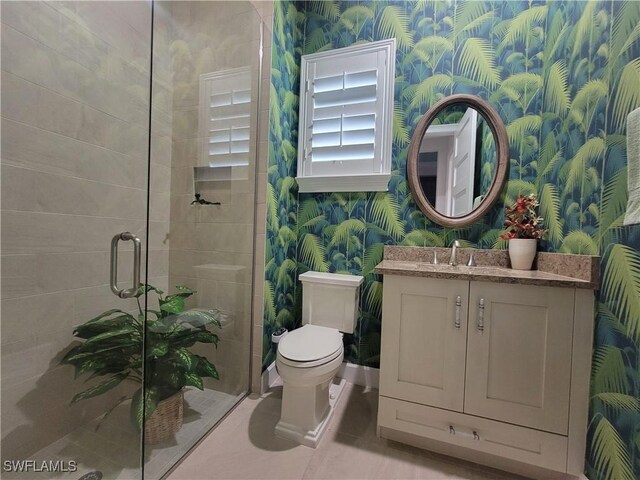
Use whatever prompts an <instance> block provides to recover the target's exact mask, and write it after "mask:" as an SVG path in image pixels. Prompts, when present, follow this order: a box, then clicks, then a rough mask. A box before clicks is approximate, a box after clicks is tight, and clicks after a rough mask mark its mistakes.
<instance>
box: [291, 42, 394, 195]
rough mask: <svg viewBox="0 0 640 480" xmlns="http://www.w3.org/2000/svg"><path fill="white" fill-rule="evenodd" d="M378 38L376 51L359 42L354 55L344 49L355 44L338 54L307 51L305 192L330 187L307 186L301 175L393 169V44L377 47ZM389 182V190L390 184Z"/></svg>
mask: <svg viewBox="0 0 640 480" xmlns="http://www.w3.org/2000/svg"><path fill="white" fill-rule="evenodd" d="M377 43H379V42H375V43H373V44H369V45H370V46H372V47H373V48H370V49H369V50H371V51H366V49H364V48H363V47H367V46H369V45H359V46H358V47H360V48H359V49H358V51H355V52H353V53H352V54H346V53H344V52H345V51H346V50H349V49H339V50H335V51H333V52H334V53H335V55H334V56H331V55H329V54H330V53H332V52H323V56H322V57H321V58H319V59H315V60H314V59H313V58H309V57H313V56H314V55H317V54H314V55H309V56H306V57H307V59H306V61H305V62H304V63H305V65H304V67H305V68H304V69H303V76H306V78H303V90H304V91H303V97H304V98H303V102H301V103H304V116H301V132H300V133H301V135H302V138H301V140H302V145H303V149H302V151H301V152H299V153H300V154H299V159H298V181H299V183H300V185H301V191H329V190H320V189H316V188H313V187H312V188H309V189H306V188H304V187H305V186H306V183H305V182H304V180H303V181H302V182H301V181H300V179H301V178H302V179H305V178H307V177H309V178H312V177H346V176H361V177H362V176H375V175H382V174H385V173H387V174H388V173H390V158H384V156H385V153H384V148H385V147H387V146H389V147H390V144H389V145H385V140H386V138H385V129H386V128H389V129H390V128H391V124H390V123H389V124H388V125H387V119H388V118H389V113H390V112H392V111H393V102H392V95H391V103H389V102H388V101H387V97H388V95H387V94H388V92H389V90H388V87H389V86H391V88H392V87H393V85H392V83H393V81H391V82H389V75H388V71H387V67H388V63H389V60H390V59H389V50H390V49H389V48H385V49H380V48H375V47H376V44H377ZM385 43H386V44H387V45H388V44H389V41H386V42H385ZM393 51H394V52H395V47H394V50H393ZM392 79H393V74H392V75H391V80H392ZM390 83H391V85H389V84H390ZM391 92H392V90H391ZM301 113H302V112H301ZM303 121H304V122H303ZM303 123H304V126H303ZM389 150H390V149H389ZM387 157H390V152H389V154H387ZM385 160H389V162H386V161H385ZM383 186H384V189H386V184H383ZM336 188H339V187H336V186H335V185H334V186H333V191H339V190H337V189H336ZM350 188H353V187H350ZM359 190H362V191H365V190H367V188H366V186H365V188H360V189H359Z"/></svg>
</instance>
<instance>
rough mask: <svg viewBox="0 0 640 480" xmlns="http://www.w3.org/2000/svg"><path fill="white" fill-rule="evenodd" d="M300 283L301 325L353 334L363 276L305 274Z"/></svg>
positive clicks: (301, 276) (320, 273)
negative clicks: (308, 324) (316, 326)
mask: <svg viewBox="0 0 640 480" xmlns="http://www.w3.org/2000/svg"><path fill="white" fill-rule="evenodd" d="M299 279H300V281H301V282H302V323H303V325H304V324H307V323H310V324H312V325H319V326H321V327H328V328H335V329H337V330H340V331H341V332H344V333H353V330H354V328H355V326H356V321H357V319H358V305H359V303H360V285H361V284H362V282H363V280H364V277H361V276H358V275H343V274H338V273H322V272H306V273H303V274H302V275H300V276H299Z"/></svg>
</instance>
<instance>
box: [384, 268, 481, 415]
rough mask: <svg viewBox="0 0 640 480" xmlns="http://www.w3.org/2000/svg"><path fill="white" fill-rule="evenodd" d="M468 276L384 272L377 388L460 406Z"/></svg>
mask: <svg viewBox="0 0 640 480" xmlns="http://www.w3.org/2000/svg"><path fill="white" fill-rule="evenodd" d="M468 297H469V282H468V281H466V280H442V279H434V278H418V277H408V276H404V277H401V276H394V275H385V277H384V293H383V302H382V342H381V358H380V394H381V395H384V396H387V397H393V398H398V399H402V400H408V401H411V402H417V403H422V404H426V405H432V406H436V407H442V408H446V409H450V410H456V411H459V412H461V411H462V407H463V403H464V369H465V350H466V332H467V314H468Z"/></svg>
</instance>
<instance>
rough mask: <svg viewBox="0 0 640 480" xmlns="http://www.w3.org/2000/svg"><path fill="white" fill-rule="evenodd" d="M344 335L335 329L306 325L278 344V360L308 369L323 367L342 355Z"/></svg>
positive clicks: (286, 336)
mask: <svg viewBox="0 0 640 480" xmlns="http://www.w3.org/2000/svg"><path fill="white" fill-rule="evenodd" d="M343 349H344V347H343V345H342V333H340V332H339V331H338V330H336V329H333V328H327V327H321V326H318V325H304V326H303V327H302V328H298V329H296V330H293V331H292V332H290V333H288V334H287V335H285V336H284V337H283V338H282V340H280V343H278V358H279V360H280V361H281V362H282V363H284V364H286V365H289V366H292V367H299V368H308V367H315V366H318V365H323V364H325V363H328V362H330V361H332V360H333V359H335V358H336V357H338V356H340V355H342V353H343Z"/></svg>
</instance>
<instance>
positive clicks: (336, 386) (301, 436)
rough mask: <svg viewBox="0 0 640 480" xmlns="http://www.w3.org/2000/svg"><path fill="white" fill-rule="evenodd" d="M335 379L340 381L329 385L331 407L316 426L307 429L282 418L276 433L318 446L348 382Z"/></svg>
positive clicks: (313, 446) (312, 446)
mask: <svg viewBox="0 0 640 480" xmlns="http://www.w3.org/2000/svg"><path fill="white" fill-rule="evenodd" d="M335 381H338V383H333V382H332V383H331V385H330V386H329V408H328V409H327V413H326V414H325V415H324V417H323V418H322V420H321V421H320V423H319V424H318V425H317V426H316V427H315V428H313V429H311V430H307V429H304V428H300V427H299V426H297V425H292V424H290V423H287V422H284V421H282V420H280V421H279V422H278V424H277V425H276V435H277V436H278V437H281V438H286V439H289V440H293V441H294V442H296V443H299V444H301V445H305V446H307V447H311V448H316V447H317V446H318V443H320V440H321V439H322V435H323V434H324V432H325V431H326V430H327V426H328V425H329V423H330V422H331V419H332V418H333V412H334V410H335V406H336V405H337V403H338V401H339V400H340V396H341V395H342V391H343V390H344V386H345V384H346V383H347V381H346V380H345V379H343V378H340V379H338V378H336V379H334V382H335Z"/></svg>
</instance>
